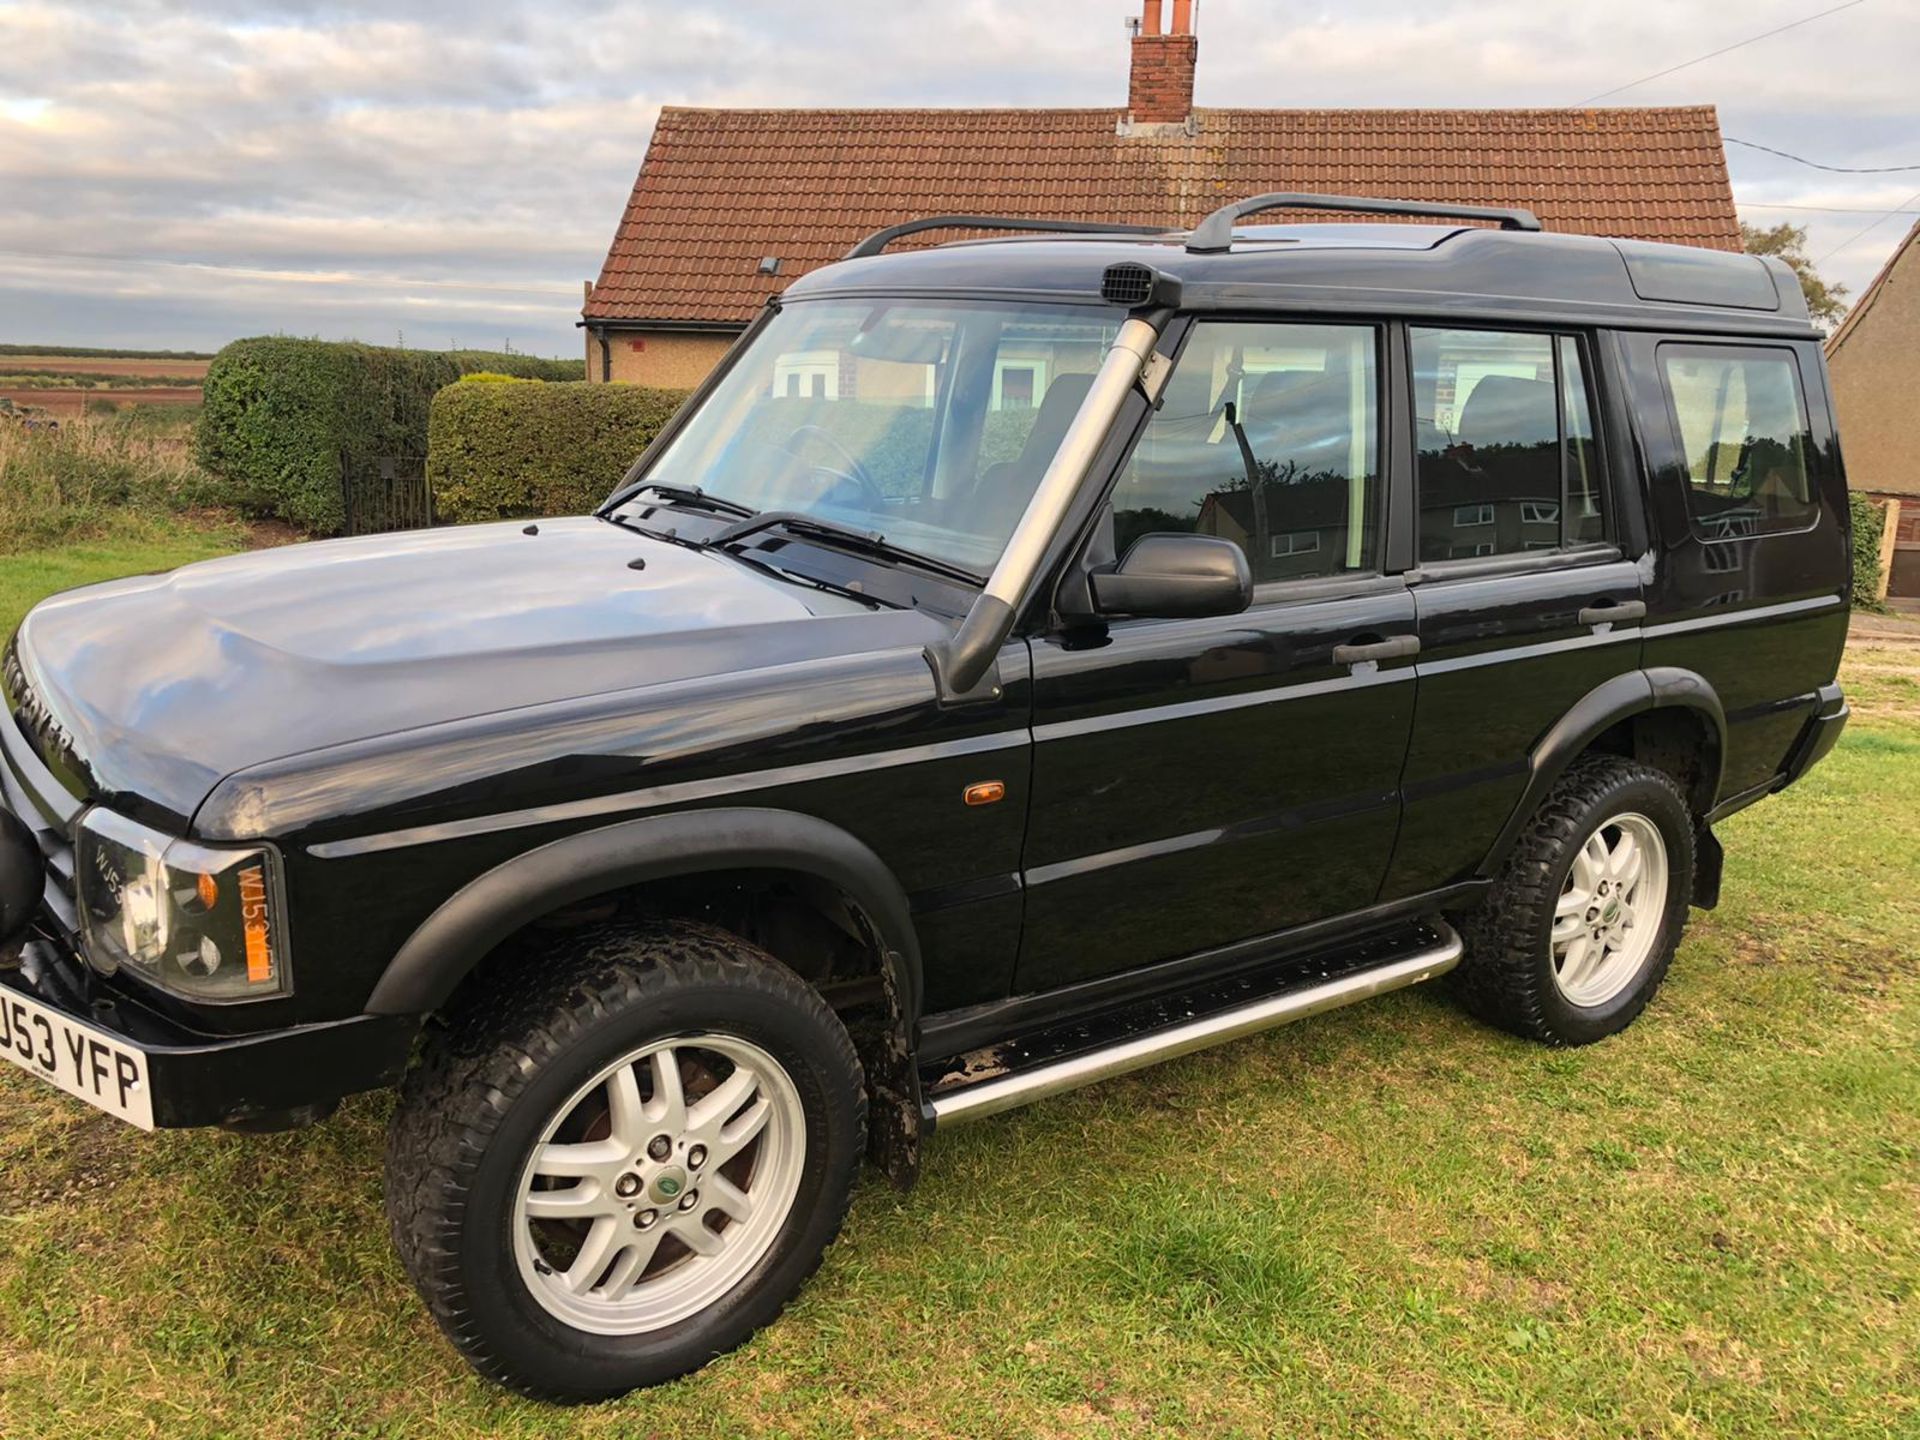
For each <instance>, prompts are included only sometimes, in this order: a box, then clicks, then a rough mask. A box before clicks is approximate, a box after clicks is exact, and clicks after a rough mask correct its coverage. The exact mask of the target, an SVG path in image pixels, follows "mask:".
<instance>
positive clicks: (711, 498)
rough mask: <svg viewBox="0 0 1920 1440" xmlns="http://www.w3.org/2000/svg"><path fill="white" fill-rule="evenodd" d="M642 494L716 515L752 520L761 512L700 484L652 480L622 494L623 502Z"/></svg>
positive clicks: (684, 507)
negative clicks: (679, 483) (670, 483)
mask: <svg viewBox="0 0 1920 1440" xmlns="http://www.w3.org/2000/svg"><path fill="white" fill-rule="evenodd" d="M641 495H658V496H659V497H660V498H661V499H662V500H665V501H666V502H667V503H668V504H669V505H678V506H680V507H681V508H682V509H686V510H707V511H711V512H712V513H713V514H715V515H735V516H738V517H739V518H740V519H742V520H750V519H752V518H753V517H754V516H755V515H757V514H759V513H760V512H759V511H757V510H755V509H754V508H753V507H752V506H751V505H742V504H741V503H740V502H739V501H738V500H723V499H721V498H720V497H719V496H718V495H709V494H707V492H706V491H704V490H702V489H701V488H700V487H699V486H698V485H662V484H659V483H657V482H655V481H651V480H649V481H647V482H646V483H645V484H643V485H639V486H637V487H635V488H634V489H633V490H631V491H629V492H628V493H627V494H626V495H624V496H622V497H621V503H622V504H625V503H626V502H627V501H630V500H633V499H635V498H637V497H639V496H641Z"/></svg>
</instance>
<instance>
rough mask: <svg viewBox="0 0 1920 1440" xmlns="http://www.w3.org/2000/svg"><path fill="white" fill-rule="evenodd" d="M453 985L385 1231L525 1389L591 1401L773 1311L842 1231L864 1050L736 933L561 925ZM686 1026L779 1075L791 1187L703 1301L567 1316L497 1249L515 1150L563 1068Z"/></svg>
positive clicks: (470, 1347) (459, 1334)
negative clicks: (552, 1310) (613, 1314)
mask: <svg viewBox="0 0 1920 1440" xmlns="http://www.w3.org/2000/svg"><path fill="white" fill-rule="evenodd" d="M468 990H470V991H471V993H463V994H462V995H460V996H458V997H456V1004H455V1005H453V1006H452V1007H450V1010H449V1012H448V1013H447V1014H446V1015H445V1016H444V1017H441V1018H438V1019H436V1020H435V1021H434V1022H432V1024H431V1027H430V1030H429V1033H428V1035H427V1038H426V1040H425V1042H424V1044H423V1047H422V1051H421V1054H420V1056H419V1059H418V1061H417V1063H416V1064H415V1066H414V1067H413V1068H412V1069H411V1071H410V1072H409V1073H408V1075H407V1077H406V1080H405V1081H404V1083H403V1085H402V1087H401V1093H400V1101H399V1105H398V1107H397V1109H396V1111H395V1113H394V1116H393V1121H392V1124H391V1127H390V1130H389V1134H388V1141H387V1158H386V1208H387V1216H388V1220H389V1224H390V1226H391V1230H392V1235H393V1242H394V1246H395V1249H396V1250H397V1251H398V1253H399V1256H400V1260H401V1263H402V1265H403V1266H404V1267H405V1269H406V1271H407V1274H408V1275H409V1277H410V1278H411V1279H412V1280H413V1282H414V1284H415V1285H416V1286H417V1287H418V1289H419V1291H420V1294H421V1296H422V1298H424V1299H425V1301H426V1303H427V1306H428V1308H429V1310H430V1311H431V1312H432V1314H433V1317H434V1319H435V1320H436V1321H438V1322H439V1325H440V1328H441V1329H442V1330H443V1331H444V1332H445V1333H446V1335H447V1338H448V1339H450V1340H451V1341H452V1342H453V1344H454V1345H455V1346H456V1347H457V1348H458V1349H459V1350H460V1352H461V1353H462V1354H463V1355H464V1356H465V1357H466V1358H467V1360H468V1361H469V1362H471V1363H472V1365H473V1366H474V1367H475V1368H476V1369H477V1370H479V1371H480V1372H481V1373H482V1374H484V1375H486V1376H488V1377H489V1378H491V1379H493V1380H495V1381H498V1382H499V1383H500V1384H502V1385H505V1386H507V1387H509V1388H511V1389H513V1390H516V1391H518V1392H520V1393H521V1394H524V1395H528V1396H532V1397H534V1398H538V1399H543V1400H550V1401H560V1402H585V1401H593V1400H600V1399H606V1398H610V1397H613V1396H616V1395H620V1394H624V1393H625V1392H627V1391H629V1390H633V1389H636V1388H639V1387H642V1386H647V1385H653V1384H658V1383H660V1382H661V1381H664V1380H669V1379H672V1378H673V1377H675V1376H677V1375H682V1374H685V1373H686V1372H687V1371H690V1370H693V1369H696V1368H698V1367H699V1366H701V1365H704V1364H705V1363H707V1362H708V1361H709V1360H711V1359H713V1358H714V1357H715V1356H718V1355H720V1354H723V1353H724V1352H726V1351H728V1350H731V1349H733V1348H734V1347H736V1346H738V1345H740V1344H741V1343H743V1342H744V1341H745V1340H747V1339H748V1337H750V1336H751V1335H752V1334H753V1333H754V1332H755V1331H756V1330H758V1329H759V1328H760V1327H761V1326H763V1325H765V1324H767V1323H768V1322H770V1321H771V1320H773V1319H774V1318H775V1317H776V1316H777V1315H778V1314H779V1313H780V1311H781V1310H782V1308H784V1306H785V1305H786V1304H787V1302H788V1300H790V1299H791V1298H792V1296H793V1294H794V1293H795V1292H796V1291H797V1290H798V1289H799V1287H800V1286H801V1284H802V1283H803V1282H804V1281H805V1280H806V1279H807V1277H808V1276H809V1275H811V1274H812V1273H813V1271H814V1270H815V1269H816V1268H817V1267H818V1266H819V1264H820V1261H821V1258H822V1256H823V1254H824V1253H825V1251H826V1247H827V1246H828V1244H830V1243H831V1242H832V1240H833V1239H834V1237H835V1236H836V1235H837V1234H838V1232H839V1229H840V1225H841V1222H842V1221H843V1219H844V1218H845V1216H846V1211H847V1205H848V1202H849V1200H850V1198H851V1195H852V1191H853V1185H854V1180H855V1178H856V1175H857V1172H858V1169H859V1164H860V1159H861V1156H862V1155H863V1154H864V1153H865V1149H866V1093H865V1086H864V1083H863V1077H862V1075H861V1069H860V1062H859V1060H858V1058H857V1057H856V1055H855V1053H854V1048H853V1045H852V1042H851V1041H850V1040H849V1038H848V1036H847V1032H846V1029H845V1027H844V1026H843V1025H842V1024H841V1023H840V1020H839V1018H838V1017H837V1016H836V1015H835V1014H834V1013H833V1011H832V1010H831V1009H830V1008H828V1006H827V1004H826V1003H825V1002H824V1001H823V1000H822V999H821V997H820V995H819V994H818V992H816V991H815V990H814V989H813V988H812V987H811V986H809V985H808V984H807V983H806V982H805V981H803V980H802V979H800V978H799V976H797V975H795V974H794V973H793V972H792V971H791V970H789V969H787V968H786V967H785V966H784V965H782V964H780V963H779V961H777V960H775V959H774V958H773V957H772V956H770V955H768V954H766V953H765V952H764V951H762V950H759V949H758V948H756V947H755V946H753V945H750V944H748V943H747V942H745V941H744V940H741V939H740V938H739V937H737V936H734V935H731V934H728V933H726V932H725V931H721V930H717V929H713V928H710V927H707V926H702V925H696V924H689V923H683V922H674V923H671V924H669V923H665V922H640V923H638V924H625V925H620V926H607V927H601V928H594V929H589V930H585V931H580V932H576V933H573V934H570V935H565V936H562V937H559V938H556V939H555V940H554V941H553V943H552V944H551V945H550V946H548V947H546V948H545V949H544V950H540V951H537V952H536V953H530V954H528V955H527V956H526V957H524V963H520V964H518V965H516V966H513V967H501V966H496V967H493V968H492V969H491V971H490V972H489V973H488V974H487V975H486V976H485V977H484V979H482V980H480V981H477V982H476V983H475V984H473V985H470V986H469V987H468ZM688 1033H722V1034H726V1035H730V1036H734V1037H736V1038H738V1039H741V1040H744V1041H747V1042H750V1043H751V1044H753V1045H756V1046H758V1047H760V1049H762V1050H763V1051H765V1052H766V1053H768V1054H770V1055H772V1056H773V1057H774V1058H775V1059H777V1060H778V1061H779V1063H780V1064H781V1066H782V1067H783V1068H784V1069H785V1070H786V1071H787V1072H788V1074H789V1076H790V1077H791V1078H792V1080H793V1081H794V1082H795V1084H796V1087H797V1089H798V1091H799V1093H800V1099H801V1103H802V1107H803V1110H804V1115H805V1135H806V1146H805V1159H804V1169H803V1172H802V1176H801V1180H800V1189H799V1193H798V1195H797V1197H796V1199H795V1200H794V1202H793V1204H792V1207H791V1209H790V1211H789V1212H788V1214H787V1217H786V1220H785V1223H784V1225H783V1226H782V1228H781V1230H780V1231H779V1233H778V1236H777V1238H776V1239H775V1240H774V1241H773V1243H772V1246H771V1248H770V1249H769V1250H768V1251H767V1252H766V1254H765V1255H764V1256H763V1258H762V1259H761V1260H760V1261H759V1263H758V1264H756V1265H755V1266H754V1268H753V1269H752V1270H751V1271H750V1272H748V1273H747V1274H746V1275H745V1276H744V1277H743V1278H742V1279H741V1280H740V1281H739V1283H738V1284H737V1285H735V1286H734V1288H733V1289H732V1290H731V1291H729V1292H728V1293H727V1294H725V1295H724V1296H723V1297H722V1298H720V1299H719V1300H717V1301H715V1302H714V1303H712V1304H710V1305H709V1306H708V1307H707V1308H706V1309H704V1310H701V1311H699V1312H698V1313H696V1314H694V1315H692V1316H690V1317H688V1318H686V1319H684V1320H681V1321H678V1322H676V1323H674V1324H672V1325H669V1326H667V1327H665V1328H663V1329H658V1330H654V1331H652V1332H649V1333H645V1334H639V1335H626V1336H605V1335H600V1334H594V1333H589V1332H587V1331H584V1330H580V1329H575V1328H573V1327H572V1326H569V1325H567V1324H565V1323H563V1322H562V1321H561V1320H559V1319H557V1318H556V1317H555V1316H553V1315H551V1314H549V1313H548V1312H547V1311H546V1310H545V1309H543V1308H542V1307H541V1305H540V1304H539V1302H538V1301H537V1300H535V1299H534V1297H533V1296H532V1294H531V1293H530V1292H529V1290H528V1287H527V1285H526V1283H525V1282H524V1281H523V1280H522V1278H521V1273H520V1271H519V1269H518V1268H517V1266H516V1263H515V1261H514V1259H513V1255H512V1245H513V1240H512V1235H513V1216H514V1210H513V1206H514V1203H515V1197H516V1195H517V1194H518V1189H519V1184H520V1179H521V1175H522V1173H523V1168H524V1166H525V1164H526V1161H527V1157H528V1156H529V1154H530V1153H531V1150H532V1146H533V1144H534V1143H535V1141H536V1139H537V1138H538V1136H539V1134H540V1133H541V1129H542V1127H543V1125H545V1124H547V1123H549V1120H550V1117H551V1115H552V1113H553V1112H554V1110H555V1108H556V1107H557V1106H560V1105H562V1104H564V1103H565V1099H566V1097H567V1096H568V1095H570V1094H572V1093H573V1092H574V1090H575V1089H576V1087H578V1086H579V1085H581V1084H582V1083H585V1082H586V1081H587V1080H588V1079H589V1078H590V1077H591V1076H593V1075H594V1074H595V1073H597V1072H598V1071H599V1070H600V1069H601V1068H602V1067H604V1066H606V1065H609V1064H613V1063H615V1062H616V1061H618V1060H619V1059H620V1058H621V1057H622V1056H623V1055H625V1054H626V1053H628V1052H630V1051H632V1050H634V1049H636V1048H638V1047H641V1046H645V1045H647V1044H649V1043H651V1042H653V1041H656V1040H660V1039H664V1038H667V1037H671V1036H677V1035H684V1034H688Z"/></svg>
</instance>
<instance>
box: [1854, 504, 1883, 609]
mask: <svg viewBox="0 0 1920 1440" xmlns="http://www.w3.org/2000/svg"><path fill="white" fill-rule="evenodd" d="M1847 498H1848V500H1849V501H1850V502H1851V504H1852V507H1853V604H1854V608H1855V609H1857V610H1878V609H1879V608H1880V599H1879V595H1878V591H1879V589H1880V540H1881V537H1882V535H1883V534H1884V533H1885V527H1886V523H1887V512H1886V511H1885V510H1883V509H1882V508H1881V507H1880V506H1878V505H1876V504H1874V503H1873V501H1871V500H1869V499H1867V497H1866V496H1864V495H1850V496H1848V497H1847Z"/></svg>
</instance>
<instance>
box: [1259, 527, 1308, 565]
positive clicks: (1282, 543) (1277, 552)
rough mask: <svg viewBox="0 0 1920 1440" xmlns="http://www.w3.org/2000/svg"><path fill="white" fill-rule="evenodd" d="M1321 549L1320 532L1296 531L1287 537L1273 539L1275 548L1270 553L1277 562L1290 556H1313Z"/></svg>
mask: <svg viewBox="0 0 1920 1440" xmlns="http://www.w3.org/2000/svg"><path fill="white" fill-rule="evenodd" d="M1319 549H1320V532H1319V531H1318V530H1295V531H1293V532H1292V533H1290V534H1287V535H1276V536H1274V537H1273V548H1272V549H1271V550H1270V551H1269V552H1268V553H1269V554H1270V555H1272V557H1273V558H1274V559H1275V560H1284V559H1286V557H1287V556H1289V555H1313V554H1316V553H1317V552H1318V551H1319Z"/></svg>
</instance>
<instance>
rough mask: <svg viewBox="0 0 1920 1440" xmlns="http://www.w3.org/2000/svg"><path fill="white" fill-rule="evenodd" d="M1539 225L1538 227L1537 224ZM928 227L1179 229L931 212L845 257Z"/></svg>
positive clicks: (1094, 231) (874, 251)
mask: <svg viewBox="0 0 1920 1440" xmlns="http://www.w3.org/2000/svg"><path fill="white" fill-rule="evenodd" d="M1536 228H1538V227H1536ZM925 230H1039V231H1044V232H1046V233H1049V234H1055V235H1167V234H1172V233H1177V232H1174V231H1170V230H1169V229H1168V228H1167V227H1166V226H1165V225H1107V224H1100V223H1096V222H1094V221H1090V220H1020V219H1015V218H1014V217H1012V216H1007V215H928V216H926V217H925V218H923V219H919V220H908V221H906V222H905V223H904V224H900V225H890V226H888V227H887V228H886V229H885V230H876V231H874V232H873V234H871V235H869V236H867V238H866V239H864V240H862V241H861V242H860V243H859V244H858V245H856V246H854V247H853V249H851V250H849V251H848V252H847V253H846V254H845V255H844V256H842V257H841V258H842V259H845V260H859V259H862V258H863V257H865V256H868V255H878V254H879V253H880V252H881V251H883V250H885V249H886V248H887V247H888V246H889V245H891V244H893V242H894V241H896V240H903V239H905V238H906V237H907V236H909V235H918V234H920V233H921V232H922V231H925Z"/></svg>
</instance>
